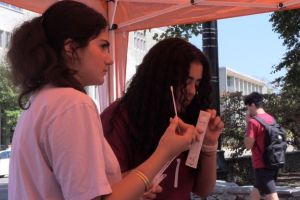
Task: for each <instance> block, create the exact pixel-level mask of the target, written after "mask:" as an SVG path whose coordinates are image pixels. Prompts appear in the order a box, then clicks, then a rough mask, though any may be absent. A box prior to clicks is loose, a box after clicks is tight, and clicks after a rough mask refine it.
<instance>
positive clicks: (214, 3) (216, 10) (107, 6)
mask: <svg viewBox="0 0 300 200" xmlns="http://www.w3.org/2000/svg"><path fill="white" fill-rule="evenodd" d="M2 1H3V2H6V3H9V4H12V5H15V6H18V7H21V8H24V9H27V10H31V11H34V12H38V13H41V12H43V11H44V10H45V9H46V8H47V7H48V6H49V5H51V4H52V3H54V2H55V0H31V1H24V0H2ZM79 1H81V2H83V3H86V4H87V5H89V6H91V7H93V8H94V9H96V10H98V11H99V12H101V13H102V14H103V15H104V16H106V17H107V19H108V22H109V25H110V29H111V30H110V31H109V37H110V42H111V46H112V49H111V53H112V55H113V58H114V60H115V63H114V65H113V66H112V67H111V68H110V72H109V76H108V77H107V80H106V81H105V84H104V85H103V86H102V87H101V90H102V91H101V93H104V94H107V95H104V96H102V97H101V100H100V103H101V107H102V108H103V107H106V106H107V105H108V104H109V102H111V101H113V100H114V99H115V98H117V97H120V96H121V94H122V91H123V90H124V87H125V74H126V73H125V71H126V57H127V43H128V32H129V31H133V30H140V29H149V28H154V27H162V26H170V25H175V24H188V23H193V22H205V21H213V20H217V19H224V18H230V17H238V16H244V15H251V14H258V13H265V12H272V11H278V10H288V9H296V8H300V0H79ZM66 14H67V13H66Z"/></svg>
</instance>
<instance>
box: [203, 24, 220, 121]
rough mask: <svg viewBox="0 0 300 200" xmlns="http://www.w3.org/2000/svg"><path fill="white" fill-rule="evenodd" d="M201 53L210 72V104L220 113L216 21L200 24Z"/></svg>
mask: <svg viewBox="0 0 300 200" xmlns="http://www.w3.org/2000/svg"><path fill="white" fill-rule="evenodd" d="M202 27H203V33H202V41H203V53H204V54H205V55H206V56H207V58H208V60H209V62H210V67H211V73H212V86H213V102H212V106H213V108H215V109H216V111H217V113H218V115H220V92H219V57H218V27H217V21H211V22H205V23H203V25H202Z"/></svg>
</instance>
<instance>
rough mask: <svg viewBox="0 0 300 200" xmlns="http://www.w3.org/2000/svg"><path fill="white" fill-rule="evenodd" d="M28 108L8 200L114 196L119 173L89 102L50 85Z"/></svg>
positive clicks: (18, 129)
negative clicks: (114, 185) (114, 186)
mask: <svg viewBox="0 0 300 200" xmlns="http://www.w3.org/2000/svg"><path fill="white" fill-rule="evenodd" d="M30 102H31V105H30V108H29V109H28V110H25V111H24V112H23V113H22V115H21V117H20V119H19V121H18V124H17V127H16V130H15V133H14V137H13V142H12V156H11V160H10V173H9V186H8V198H9V199H11V200H14V199H16V200H20V199H24V200H27V199H28V200H39V199H47V200H50V199H53V200H54V199H55V200H59V199H72V200H82V199H85V200H89V199H92V198H95V197H97V196H101V195H105V194H109V193H111V187H110V185H112V184H114V183H116V182H118V181H120V180H121V172H120V167H119V164H118V161H117V159H116V157H115V155H114V153H113V151H112V149H111V147H110V146H109V144H108V143H107V141H106V140H105V138H104V136H103V130H102V125H101V121H100V117H99V113H98V112H97V108H96V106H95V104H94V103H93V101H92V100H91V98H90V97H88V96H87V95H85V94H83V93H81V92H79V91H77V90H75V89H72V88H54V87H51V86H49V85H48V86H45V87H44V88H43V89H42V90H41V91H39V92H38V93H37V94H36V95H35V96H33V97H32V98H31V100H30ZM99 122H100V123H99Z"/></svg>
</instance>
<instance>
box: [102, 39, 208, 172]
mask: <svg viewBox="0 0 300 200" xmlns="http://www.w3.org/2000/svg"><path fill="white" fill-rule="evenodd" d="M193 62H196V63H197V62H198V63H201V64H202V66H203V77H202V79H201V82H200V84H199V86H198V87H197V95H195V97H194V99H193V100H192V102H191V103H190V105H189V106H188V107H187V109H186V111H185V112H184V113H181V114H180V117H181V118H182V119H184V121H186V122H188V123H192V124H196V122H197V117H198V114H199V110H200V109H207V108H209V107H210V105H211V90H212V89H211V75H210V67H209V63H208V61H207V59H206V57H205V56H204V55H203V53H202V52H201V51H200V50H199V49H198V48H196V47H195V46H194V45H192V44H190V43H188V42H186V41H185V40H182V39H179V38H171V39H166V40H163V41H161V42H159V43H157V44H156V45H155V46H153V47H152V48H151V49H150V51H149V52H148V53H147V54H146V55H145V57H144V59H143V61H142V63H141V64H140V65H139V66H138V68H137V72H136V74H135V75H134V76H133V78H132V80H131V82H130V84H129V87H128V89H127V91H126V93H125V95H124V97H122V98H121V99H120V103H119V105H118V106H117V108H116V109H115V111H114V113H113V115H112V117H111V121H110V124H111V127H112V129H113V128H114V121H115V119H117V118H119V119H120V120H126V119H124V118H123V115H120V114H119V113H120V112H122V110H123V109H124V111H125V112H126V113H127V114H128V120H129V122H128V125H129V127H128V130H127V131H129V135H130V138H129V141H130V142H131V145H132V146H135V148H134V152H132V157H131V158H129V162H130V163H131V165H132V167H135V166H136V165H138V164H140V163H141V162H143V161H144V160H146V159H147V158H148V156H150V155H151V153H153V151H154V150H155V148H156V146H157V144H158V142H159V139H160V137H161V136H162V134H163V133H164V131H165V129H166V128H167V126H168V125H169V119H170V117H173V116H174V115H175V114H174V108H173V104H172V96H171V92H170V86H171V85H172V86H173V87H174V92H175V98H177V97H178V96H179V95H180V94H186V81H187V79H188V75H189V69H190V65H191V63H193ZM179 93H180V94H179ZM185 96H186V95H185ZM122 118H123V119H122ZM111 131H113V130H109V132H108V133H107V135H109V133H110V132H111Z"/></svg>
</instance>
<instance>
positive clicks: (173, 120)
mask: <svg viewBox="0 0 300 200" xmlns="http://www.w3.org/2000/svg"><path fill="white" fill-rule="evenodd" d="M178 119H179V118H178V117H174V118H170V124H169V127H168V129H170V130H171V131H174V132H175V130H176V128H177V126H178Z"/></svg>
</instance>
